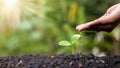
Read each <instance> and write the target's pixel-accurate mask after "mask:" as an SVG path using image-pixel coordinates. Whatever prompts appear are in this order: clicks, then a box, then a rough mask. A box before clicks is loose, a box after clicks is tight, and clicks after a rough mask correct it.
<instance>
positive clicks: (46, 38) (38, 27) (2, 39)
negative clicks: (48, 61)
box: [0, 0, 120, 56]
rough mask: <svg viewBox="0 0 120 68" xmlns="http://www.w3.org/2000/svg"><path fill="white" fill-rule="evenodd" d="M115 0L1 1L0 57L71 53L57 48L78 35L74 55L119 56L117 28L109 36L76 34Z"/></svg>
mask: <svg viewBox="0 0 120 68" xmlns="http://www.w3.org/2000/svg"><path fill="white" fill-rule="evenodd" d="M118 2H119V1H118V0H109V1H108V0H93V1H91V0H1V1H0V56H11V55H27V54H34V55H35V54H41V55H55V54H64V53H70V51H71V50H70V48H69V47H61V46H58V42H59V41H61V40H69V39H70V37H71V36H72V35H74V34H76V33H77V34H81V35H82V37H81V39H80V40H79V41H77V43H76V44H75V45H76V53H83V54H89V53H94V54H95V55H119V54H120V46H119V45H120V29H119V26H118V27H117V28H116V29H114V31H112V32H111V33H106V32H99V33H96V32H91V31H83V32H78V31H76V30H75V27H76V26H77V25H79V24H82V23H86V22H88V21H91V20H94V19H96V18H98V17H100V16H101V15H103V14H104V13H105V12H106V10H107V9H108V8H109V7H110V6H112V5H114V4H116V3H118Z"/></svg>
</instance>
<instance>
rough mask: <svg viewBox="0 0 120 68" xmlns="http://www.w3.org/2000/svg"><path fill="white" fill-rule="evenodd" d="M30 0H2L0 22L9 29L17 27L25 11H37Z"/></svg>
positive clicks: (0, 3)
mask: <svg viewBox="0 0 120 68" xmlns="http://www.w3.org/2000/svg"><path fill="white" fill-rule="evenodd" d="M34 6H35V4H33V2H32V1H30V0H0V22H3V24H4V26H5V27H7V28H8V29H11V30H12V29H15V28H16V27H17V26H18V25H19V24H20V21H21V17H22V19H23V17H24V16H23V15H24V12H27V11H29V12H32V13H37V11H36V10H34V8H33V7H34Z"/></svg>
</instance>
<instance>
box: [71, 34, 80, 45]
mask: <svg viewBox="0 0 120 68" xmlns="http://www.w3.org/2000/svg"><path fill="white" fill-rule="evenodd" d="M80 37H81V35H79V34H75V35H73V36H72V37H71V43H72V44H74V43H75V42H76V41H77V40H78V39H79V38H80Z"/></svg>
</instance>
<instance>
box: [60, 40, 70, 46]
mask: <svg viewBox="0 0 120 68" xmlns="http://www.w3.org/2000/svg"><path fill="white" fill-rule="evenodd" d="M59 45H60V46H70V45H71V43H70V42H69V41H66V40H65V41H60V42H59Z"/></svg>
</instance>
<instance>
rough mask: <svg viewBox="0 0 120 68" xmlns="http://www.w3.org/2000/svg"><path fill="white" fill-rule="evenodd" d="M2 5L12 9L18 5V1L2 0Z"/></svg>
mask: <svg viewBox="0 0 120 68" xmlns="http://www.w3.org/2000/svg"><path fill="white" fill-rule="evenodd" d="M4 3H5V4H6V6H9V7H12V6H15V5H16V4H17V3H18V0H4Z"/></svg>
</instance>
